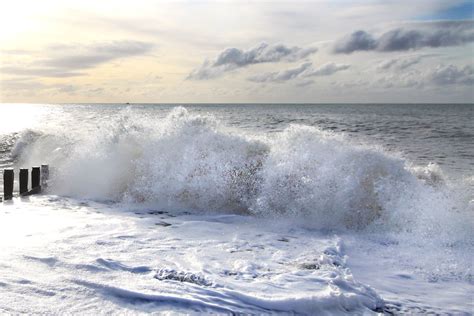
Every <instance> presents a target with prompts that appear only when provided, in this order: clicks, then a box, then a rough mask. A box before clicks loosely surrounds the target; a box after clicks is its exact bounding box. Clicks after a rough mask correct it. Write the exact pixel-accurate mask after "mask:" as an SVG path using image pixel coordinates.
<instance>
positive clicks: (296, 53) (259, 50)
mask: <svg viewBox="0 0 474 316" xmlns="http://www.w3.org/2000/svg"><path fill="white" fill-rule="evenodd" d="M316 51H317V48H314V47H309V48H301V47H297V46H293V47H288V46H285V45H283V44H278V45H269V44H267V43H261V44H260V45H258V46H256V47H254V48H251V49H249V50H241V49H238V48H227V49H225V50H224V51H222V52H221V53H220V54H219V55H218V56H217V58H216V59H215V60H213V61H209V60H206V61H205V62H204V63H203V64H202V65H201V67H199V68H197V69H195V70H193V71H192V72H191V73H190V74H189V75H188V77H187V79H191V80H207V79H212V78H216V77H219V76H221V75H223V74H224V73H226V72H228V71H232V70H235V69H238V68H243V67H247V66H250V65H254V64H261V63H275V62H280V61H298V60H301V59H304V58H306V57H308V56H309V55H311V54H314V53H315V52H316Z"/></svg>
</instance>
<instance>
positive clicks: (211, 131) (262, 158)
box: [15, 107, 472, 237]
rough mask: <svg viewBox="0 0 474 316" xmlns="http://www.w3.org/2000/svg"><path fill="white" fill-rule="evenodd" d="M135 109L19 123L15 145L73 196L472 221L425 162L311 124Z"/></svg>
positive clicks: (354, 218) (330, 218)
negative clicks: (97, 120) (247, 127)
mask: <svg viewBox="0 0 474 316" xmlns="http://www.w3.org/2000/svg"><path fill="white" fill-rule="evenodd" d="M134 114H135V113H134V112H133V111H132V110H130V109H127V110H125V111H123V112H122V113H120V115H118V116H117V117H116V118H114V119H112V120H110V121H109V122H106V123H104V125H103V126H101V127H100V128H98V129H97V130H96V131H95V132H93V133H92V132H91V131H90V130H86V129H85V130H83V131H82V130H81V129H77V128H76V129H74V130H73V131H67V130H66V131H65V130H63V129H62V130H54V129H50V130H46V131H44V132H43V133H44V134H41V135H40V134H38V133H36V132H31V131H29V132H27V133H26V134H25V135H24V136H23V137H22V138H20V141H19V143H18V145H17V149H15V153H17V154H18V155H19V156H20V161H21V162H22V163H24V164H32V163H40V162H43V161H45V160H48V161H49V163H50V164H51V165H52V166H53V167H54V172H53V179H52V183H51V187H50V190H51V192H53V193H57V194H61V195H67V196H73V197H80V198H91V199H96V200H112V201H117V202H126V203H133V204H136V203H139V204H146V205H150V206H153V207H155V208H161V209H180V210H183V209H184V210H191V211H205V212H209V211H211V212H238V213H249V214H255V215H260V216H265V217H275V216H277V217H278V216H282V217H285V218H291V219H295V218H296V219H302V220H303V221H304V223H305V224H307V225H309V226H311V227H315V228H325V229H328V228H329V229H341V228H344V229H345V228H349V229H356V230H359V229H384V230H389V231H400V230H410V231H412V230H420V231H422V232H423V233H428V232H432V231H437V232H439V231H449V232H451V233H452V232H453V231H456V230H457V229H456V227H455V226H456V225H463V226H467V228H468V229H469V228H472V220H470V218H471V216H470V215H471V214H472V213H471V212H472V209H470V206H469V203H468V195H467V194H465V193H463V190H460V189H459V187H457V188H456V190H450V188H449V186H448V185H447V184H445V183H443V181H444V180H443V175H442V173H441V171H440V170H439V169H438V168H437V167H436V166H435V165H431V166H428V167H426V168H420V167H412V166H410V165H409V164H408V163H407V162H406V161H404V160H403V159H401V158H398V157H394V156H390V155H388V154H386V153H384V152H383V151H382V150H381V149H376V148H374V147H368V146H361V145H354V144H351V142H350V141H349V140H347V139H345V138H344V137H343V136H341V135H336V134H332V133H328V132H323V131H321V130H319V129H318V128H316V127H310V126H301V125H291V126H289V127H288V128H286V129H285V130H284V131H283V132H281V133H275V134H273V135H271V136H268V135H255V134H249V133H244V132H242V131H237V130H231V129H229V128H227V127H226V126H223V125H222V124H221V123H220V122H219V121H218V120H216V119H215V118H213V117H212V116H201V115H193V114H190V113H188V111H187V110H186V109H184V108H182V107H177V108H175V109H173V110H172V111H171V112H170V113H169V114H168V115H167V116H166V117H165V118H162V119H156V118H151V117H139V116H136V115H134ZM20 149H21V150H20ZM454 191H456V192H457V193H456V194H454V193H453V192H454ZM453 212H455V213H456V216H450V214H451V213H453ZM451 215H452V214H451ZM453 218H456V220H455V222H456V223H451V222H450V221H451V219H453ZM466 218H467V219H468V220H467V221H466ZM453 225H454V226H453ZM443 227H449V229H443ZM463 231H464V232H466V230H463ZM437 234H438V233H437ZM448 235H449V233H448ZM444 237H446V236H444Z"/></svg>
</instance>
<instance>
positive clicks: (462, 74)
mask: <svg viewBox="0 0 474 316" xmlns="http://www.w3.org/2000/svg"><path fill="white" fill-rule="evenodd" d="M429 79H430V80H431V82H432V83H434V84H436V85H439V86H444V85H474V68H473V67H472V66H464V67H462V68H461V67H459V68H458V67H457V66H455V65H447V66H445V65H439V66H438V67H436V68H435V69H434V70H433V72H432V73H431V74H430V75H429Z"/></svg>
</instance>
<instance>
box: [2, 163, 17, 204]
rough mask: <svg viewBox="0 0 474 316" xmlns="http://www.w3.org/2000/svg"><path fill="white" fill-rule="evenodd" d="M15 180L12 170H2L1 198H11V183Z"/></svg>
mask: <svg viewBox="0 0 474 316" xmlns="http://www.w3.org/2000/svg"><path fill="white" fill-rule="evenodd" d="M14 179H15V172H14V171H13V168H7V169H4V170H3V198H4V199H5V200H11V199H12V198H13V182H14Z"/></svg>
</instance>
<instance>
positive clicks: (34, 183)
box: [31, 167, 41, 190]
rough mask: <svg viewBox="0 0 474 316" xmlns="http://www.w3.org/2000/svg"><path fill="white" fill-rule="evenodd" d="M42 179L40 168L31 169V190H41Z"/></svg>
mask: <svg viewBox="0 0 474 316" xmlns="http://www.w3.org/2000/svg"><path fill="white" fill-rule="evenodd" d="M40 177H41V176H40V167H33V168H31V190H35V189H39V188H41V186H40Z"/></svg>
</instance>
